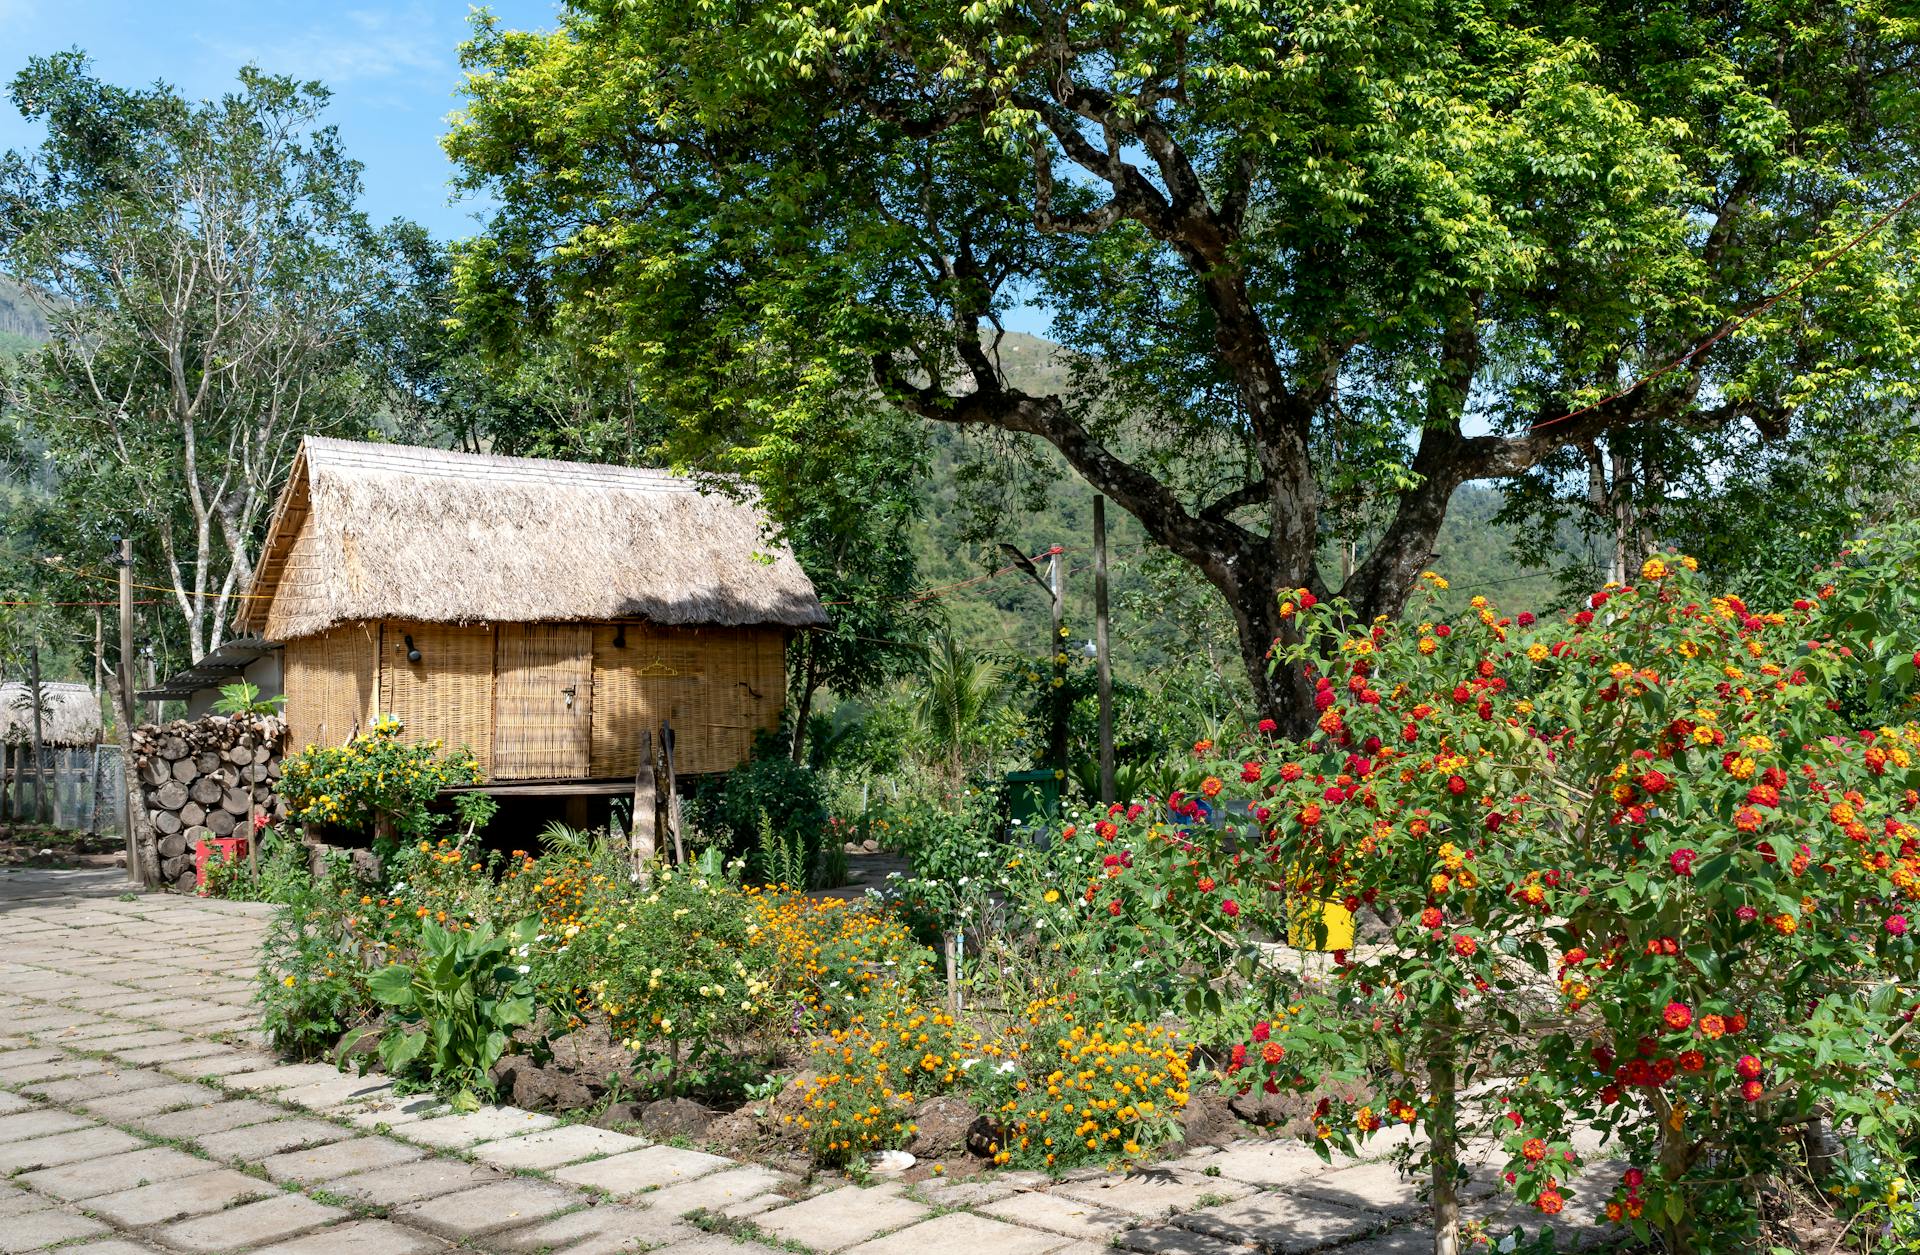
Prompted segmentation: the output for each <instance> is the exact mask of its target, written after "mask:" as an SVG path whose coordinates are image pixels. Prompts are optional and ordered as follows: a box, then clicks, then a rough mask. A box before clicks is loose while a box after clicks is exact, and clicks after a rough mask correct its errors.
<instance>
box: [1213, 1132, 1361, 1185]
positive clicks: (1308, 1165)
mask: <svg viewBox="0 0 1920 1255" xmlns="http://www.w3.org/2000/svg"><path fill="white" fill-rule="evenodd" d="M1183 1166H1185V1167H1188V1168H1191V1169H1193V1170H1194V1171H1196V1172H1198V1173H1200V1174H1201V1175H1202V1176H1211V1175H1219V1176H1223V1177H1226V1178H1228V1179H1230V1180H1234V1181H1243V1182H1246V1183H1247V1184H1249V1185H1264V1186H1278V1185H1294V1184H1297V1183H1298V1182H1301V1181H1304V1180H1306V1179H1307V1178H1309V1177H1315V1176H1319V1175H1320V1174H1321V1173H1323V1172H1327V1171H1330V1170H1331V1169H1332V1167H1333V1165H1331V1164H1329V1163H1327V1162H1326V1161H1325V1160H1323V1159H1321V1158H1320V1156H1318V1155H1316V1154H1314V1153H1313V1152H1312V1151H1311V1150H1308V1149H1307V1148H1306V1147H1305V1146H1303V1145H1301V1144H1300V1143H1299V1142H1253V1143H1248V1144H1244V1145H1240V1146H1229V1147H1226V1148H1224V1149H1222V1150H1217V1151H1214V1152H1213V1153H1212V1154H1208V1155H1203V1156H1201V1157H1199V1158H1197V1159H1192V1160H1187V1161H1184V1165H1183Z"/></svg>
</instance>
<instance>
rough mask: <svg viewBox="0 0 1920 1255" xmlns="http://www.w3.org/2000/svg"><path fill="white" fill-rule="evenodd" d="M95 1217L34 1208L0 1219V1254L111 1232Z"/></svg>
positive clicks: (15, 1252)
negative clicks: (33, 1209) (23, 1213)
mask: <svg viewBox="0 0 1920 1255" xmlns="http://www.w3.org/2000/svg"><path fill="white" fill-rule="evenodd" d="M111 1232H113V1230H111V1229H109V1228H108V1227H107V1226H106V1225H104V1224H101V1223H100V1222H99V1221H98V1220H91V1219H89V1218H87V1217H86V1216H76V1215H74V1214H73V1213H72V1212H65V1211H37V1212H32V1213H29V1214H28V1215H25V1216H8V1217H7V1218H5V1219H3V1220H0V1255H21V1253H22V1252H26V1251H38V1250H43V1249H44V1248H46V1247H49V1246H54V1245H63V1244H65V1243H68V1242H72V1241H74V1240H75V1239H77V1238H85V1237H93V1236H95V1235H98V1234H106V1233H111Z"/></svg>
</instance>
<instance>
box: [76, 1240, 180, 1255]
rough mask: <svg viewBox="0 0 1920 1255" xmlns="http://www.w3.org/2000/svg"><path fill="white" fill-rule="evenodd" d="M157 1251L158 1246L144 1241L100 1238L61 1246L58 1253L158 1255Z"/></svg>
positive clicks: (77, 1254)
mask: <svg viewBox="0 0 1920 1255" xmlns="http://www.w3.org/2000/svg"><path fill="white" fill-rule="evenodd" d="M159 1251H160V1248H159V1247H157V1246H148V1245H147V1244H146V1243H144V1242H129V1241H127V1240H126V1239H125V1238H101V1239H100V1240H98V1241H96V1242H82V1243H81V1244H80V1245H78V1246H63V1247H61V1248H60V1255H159Z"/></svg>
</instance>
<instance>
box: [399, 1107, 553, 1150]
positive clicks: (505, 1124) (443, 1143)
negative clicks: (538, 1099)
mask: <svg viewBox="0 0 1920 1255" xmlns="http://www.w3.org/2000/svg"><path fill="white" fill-rule="evenodd" d="M558 1123H560V1122H559V1121H558V1120H556V1119H554V1118H553V1117H552V1116H543V1115H536V1114H534V1113H533V1112H531V1111H522V1110H520V1108H518V1107H483V1108H481V1109H480V1110H479V1111H470V1112H467V1113H465V1114H464V1115H457V1116H436V1117H434V1118H433V1119H431V1120H419V1121H416V1122H414V1123H412V1124H409V1125H407V1126H406V1128H405V1129H404V1130H403V1131H402V1132H401V1134H400V1135H401V1136H402V1137H404V1138H406V1139H407V1140H408V1141H410V1142H419V1143H420V1144H421V1145H423V1146H432V1147H434V1148H436V1149H439V1150H464V1149H466V1148H467V1147H469V1146H478V1145H480V1143H482V1142H492V1141H497V1140H499V1139H500V1138H503V1137H515V1136H517V1135H519V1134H521V1133H537V1132H539V1131H540V1130H541V1129H550V1128H552V1127H553V1126H554V1125H556V1124H558Z"/></svg>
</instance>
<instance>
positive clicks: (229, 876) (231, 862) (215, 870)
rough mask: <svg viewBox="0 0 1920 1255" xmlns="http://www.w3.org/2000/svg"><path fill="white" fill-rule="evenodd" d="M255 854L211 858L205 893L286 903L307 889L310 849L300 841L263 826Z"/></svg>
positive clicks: (258, 833)
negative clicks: (308, 852)
mask: <svg viewBox="0 0 1920 1255" xmlns="http://www.w3.org/2000/svg"><path fill="white" fill-rule="evenodd" d="M254 841H255V843H256V848H255V850H254V858H253V859H252V860H249V859H247V858H246V857H245V856H241V857H238V858H225V857H221V856H219V855H218V853H217V851H216V855H215V857H213V858H210V859H208V860H207V872H206V880H205V883H204V884H203V885H202V886H201V889H200V892H201V894H202V896H204V897H209V898H228V899H232V900H235V901H241V902H277V903H281V904H283V905H284V904H286V903H290V902H292V901H294V900H295V899H296V898H298V897H300V896H301V895H302V894H303V893H305V892H306V890H307V888H308V887H309V885H310V884H311V883H312V880H313V872H312V869H311V867H310V866H309V864H308V860H307V850H306V847H305V846H304V845H302V844H301V843H300V842H298V841H294V840H290V839H288V838H286V837H283V836H281V835H280V834H279V833H278V832H277V831H275V830H274V829H273V828H270V827H269V828H262V829H260V830H259V831H258V832H257V833H256V834H255V836H254Z"/></svg>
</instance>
